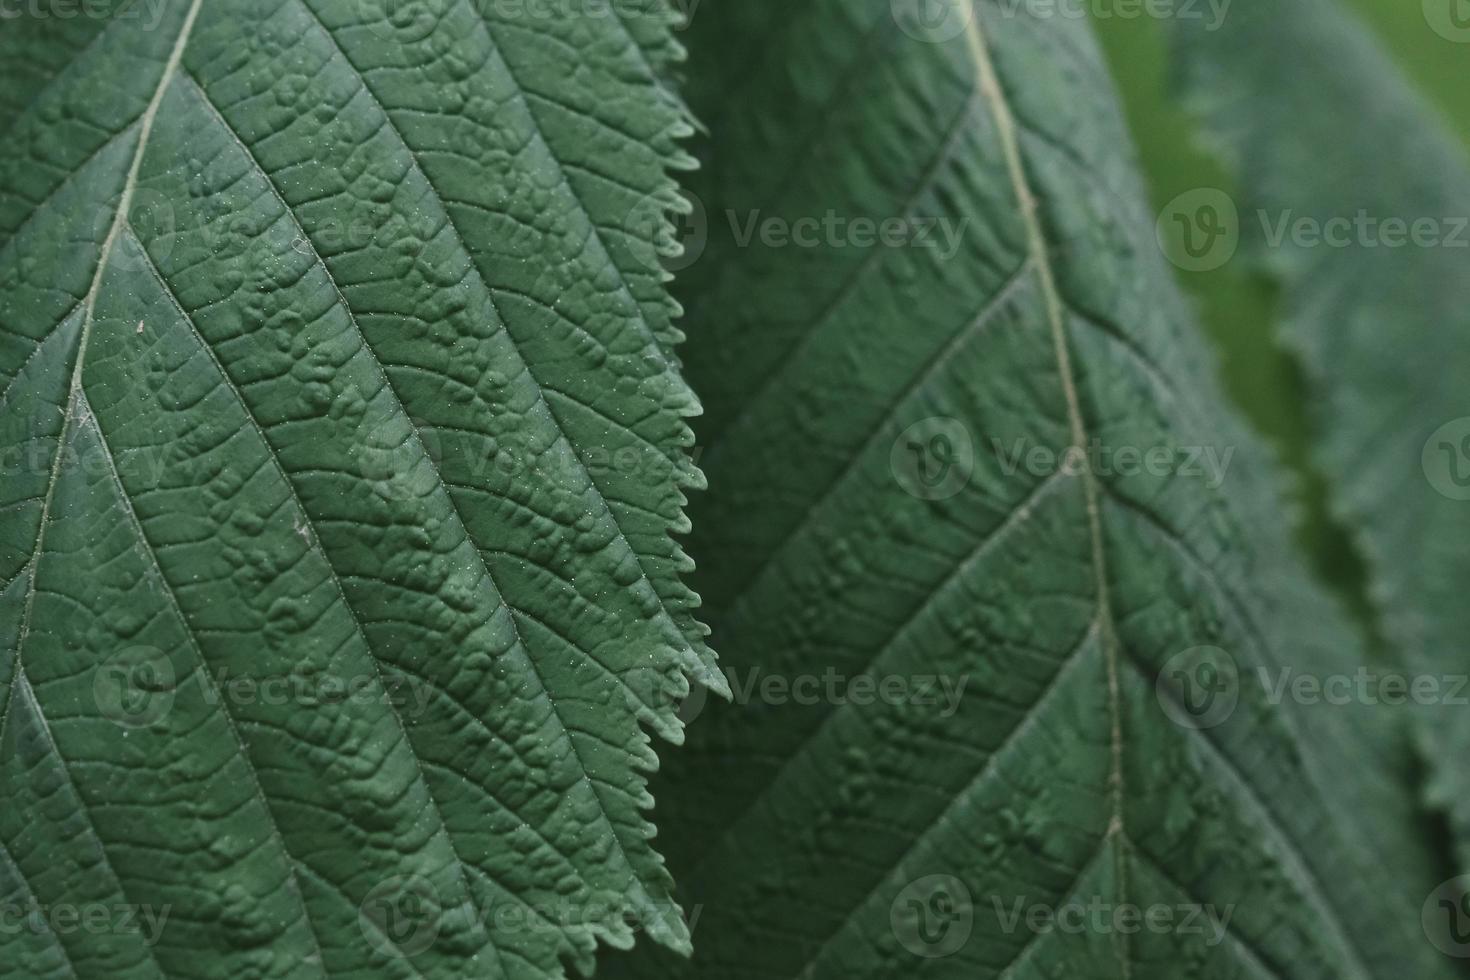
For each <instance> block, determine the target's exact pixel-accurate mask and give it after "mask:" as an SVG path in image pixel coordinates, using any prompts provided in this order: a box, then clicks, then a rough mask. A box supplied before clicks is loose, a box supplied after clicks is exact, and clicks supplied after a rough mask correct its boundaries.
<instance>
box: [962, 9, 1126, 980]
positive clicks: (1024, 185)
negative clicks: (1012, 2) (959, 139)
mask: <svg viewBox="0 0 1470 980" xmlns="http://www.w3.org/2000/svg"><path fill="white" fill-rule="evenodd" d="M968 13H969V22H968V24H967V25H966V28H965V38H966V41H967V42H968V44H969V48H970V54H971V56H972V57H973V58H974V61H975V72H976V75H977V78H976V81H977V83H978V84H979V86H980V93H981V95H982V96H983V97H984V98H985V101H986V102H987V103H989V105H990V107H991V114H992V115H993V117H994V119H995V125H996V130H997V134H998V136H999V138H1000V145H1001V152H1002V153H1003V154H1004V156H1005V162H1006V169H1007V171H1008V172H1009V174H1010V178H1011V189H1012V191H1013V192H1014V194H1015V196H1016V205H1017V207H1018V208H1019V210H1020V212H1021V220H1022V222H1023V224H1024V225H1025V229H1026V241H1027V248H1028V250H1029V252H1030V253H1031V258H1032V260H1033V261H1034V262H1035V264H1036V269H1037V274H1038V276H1039V278H1040V280H1041V292H1042V297H1043V300H1044V302H1045V304H1046V319H1047V323H1048V326H1049V327H1050V329H1051V337H1052V346H1053V347H1054V348H1055V351H1056V359H1057V371H1058V374H1059V375H1060V376H1061V382H1062V391H1063V393H1064V395H1065V397H1066V402H1067V423H1068V427H1069V428H1070V429H1071V436H1072V451H1073V452H1075V453H1077V454H1078V458H1082V454H1084V453H1085V452H1086V447H1087V427H1086V425H1085V424H1084V421H1083V418H1082V406H1081V402H1080V400H1079V398H1078V395H1077V382H1076V378H1075V376H1074V374H1073V369H1072V355H1071V352H1070V351H1069V350H1068V347H1067V337H1066V328H1065V324H1064V322H1063V313H1062V311H1063V309H1064V308H1065V307H1064V305H1063V303H1062V297H1061V294H1060V293H1059V292H1058V290H1057V284H1056V276H1055V274H1054V272H1053V270H1052V265H1051V258H1050V256H1049V254H1048V250H1047V245H1046V236H1045V234H1044V233H1043V231H1042V228H1041V222H1040V221H1039V220H1038V218H1037V215H1036V195H1035V194H1034V193H1033V192H1032V189H1031V184H1030V181H1029V179H1028V178H1027V176H1026V168H1025V165H1024V163H1023V162H1022V159H1021V146H1020V141H1019V139H1018V137H1017V127H1016V120H1015V117H1014V115H1012V113H1011V107H1010V104H1009V103H1008V102H1007V100H1006V96H1005V92H1004V90H1003V89H1002V88H1001V85H1000V80H999V78H998V77H997V75H996V72H995V64H994V63H993V62H992V60H991V57H990V48H989V45H988V44H987V43H986V40H985V35H984V32H983V31H982V29H981V27H980V12H979V11H978V10H976V9H974V8H973V7H972V8H971V9H970V10H969V11H968ZM1080 469H1081V471H1082V485H1083V487H1084V492H1085V494H1086V499H1087V524H1088V534H1089V536H1090V538H1091V542H1092V545H1091V546H1092V570H1093V576H1094V578H1095V579H1096V588H1097V603H1098V624H1099V630H1100V633H1101V636H1100V639H1101V643H1100V646H1101V647H1102V651H1103V659H1104V662H1105V664H1106V669H1107V685H1108V715H1109V718H1110V727H1111V733H1110V739H1109V741H1110V743H1111V756H1112V762H1111V771H1110V773H1109V776H1108V783H1109V788H1110V793H1111V797H1112V817H1111V819H1110V820H1109V823H1108V828H1107V836H1108V837H1109V838H1111V839H1112V840H1113V841H1114V845H1115V846H1114V875H1115V877H1116V878H1117V887H1118V901H1119V903H1120V904H1122V903H1125V902H1127V901H1128V895H1127V883H1128V879H1127V867H1126V859H1125V856H1124V853H1123V844H1122V842H1123V840H1124V824H1123V719H1122V709H1121V699H1120V695H1119V687H1118V683H1119V682H1118V635H1117V630H1116V628H1115V626H1114V623H1113V616H1112V605H1111V600H1110V598H1109V594H1108V576H1107V564H1106V561H1105V559H1104V557H1103V532H1102V517H1101V514H1100V512H1099V506H1100V504H1099V501H1100V498H1101V491H1100V489H1099V487H1098V482H1097V475H1096V474H1095V473H1093V472H1092V468H1091V467H1089V466H1082V467H1080ZM1117 940H1118V950H1117V952H1118V958H1119V963H1120V964H1121V967H1122V971H1123V976H1124V977H1125V978H1126V977H1130V976H1131V975H1132V965H1131V958H1130V956H1129V950H1128V937H1127V936H1126V935H1124V934H1122V933H1119V934H1118V936H1117Z"/></svg>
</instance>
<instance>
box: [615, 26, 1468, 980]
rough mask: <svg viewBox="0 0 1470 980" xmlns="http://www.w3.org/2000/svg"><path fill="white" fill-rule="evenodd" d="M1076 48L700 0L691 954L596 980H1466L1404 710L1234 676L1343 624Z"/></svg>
mask: <svg viewBox="0 0 1470 980" xmlns="http://www.w3.org/2000/svg"><path fill="white" fill-rule="evenodd" d="M925 13H927V14H928V15H931V16H929V17H928V18H927V19H926V18H924V17H923V15H924V14H925ZM895 14H896V16H895ZM941 15H942V16H941ZM1089 32H1090V28H1089V27H1088V26H1087V25H1086V23H1085V22H1078V21H1076V20H1075V19H1073V18H1068V17H1057V16H1052V17H1041V16H1033V15H1032V14H1031V13H1030V12H1029V11H1028V8H1027V7H1026V6H1025V5H1016V4H1005V3H979V4H976V5H974V7H973V8H972V7H970V6H969V5H967V4H960V5H950V4H939V5H924V4H907V3H896V4H892V3H889V2H888V0H811V2H809V3H804V4H801V5H800V7H799V8H792V9H781V10H776V9H773V8H771V7H767V6H764V5H758V4H748V3H740V2H736V0H727V2H717V0H706V2H705V3H704V4H702V5H701V7H700V9H699V13H698V16H697V17H696V19H695V22H694V26H693V35H692V40H691V48H692V61H691V64H692V66H693V68H692V71H691V80H690V94H691V104H692V106H693V107H694V109H695V111H696V113H697V114H698V115H700V116H701V117H702V118H703V119H704V120H705V121H706V123H707V124H708V126H709V130H710V133H711V138H710V140H709V142H708V144H707V145H706V146H704V147H703V148H702V154H701V155H702V156H703V158H704V160H705V161H706V162H707V168H706V169H705V170H704V171H702V172H701V174H698V175H696V179H695V181H694V184H693V187H694V189H695V191H696V193H697V195H698V197H699V200H700V202H701V203H702V205H703V213H704V214H706V215H707V216H708V225H707V233H708V238H709V242H708V246H707V247H706V248H705V250H704V252H703V255H702V256H701V257H700V258H699V259H698V261H696V262H694V264H693V266H692V267H691V268H690V269H689V270H687V272H684V273H681V276H680V282H681V286H682V289H683V293H682V295H683V296H684V297H685V298H686V299H687V302H688V304H689V308H690V317H691V321H692V322H696V323H698V324H699V325H700V326H699V331H698V332H697V334H696V335H695V336H693V337H692V338H691V342H690V344H689V345H688V346H687V348H686V349H685V350H684V351H683V354H684V357H685V361H686V369H687V373H688V375H689V377H690V378H691V380H692V381H693V383H694V384H695V385H696V387H697V388H698V390H699V391H700V392H701V396H702V398H703V399H704V401H705V403H706V407H707V410H708V412H707V419H708V424H707V428H705V430H704V431H703V433H702V441H703V443H704V444H705V445H706V446H707V448H706V449H705V451H704V453H703V455H702V456H701V465H702V467H703V468H704V469H705V471H706V472H707V473H708V474H709V478H710V485H711V490H710V492H709V493H708V494H705V495H702V496H701V497H700V498H698V499H697V500H696V501H695V503H694V510H695V513H694V527H695V532H694V534H695V536H694V539H693V541H692V543H691V550H692V551H693V553H694V554H695V555H696V557H698V558H700V561H699V564H700V570H699V572H698V573H697V586H698V588H699V590H700V592H701V594H702V595H703V596H704V597H705V600H706V609H707V610H708V612H707V618H708V619H709V621H710V622H711V624H712V628H713V630H714V636H715V637H716V638H717V640H718V645H719V646H720V648H721V663H722V665H723V666H724V668H725V669H726V671H727V673H728V676H729V679H730V681H731V687H732V689H733V690H734V696H735V701H736V704H735V705H734V706H726V705H724V704H719V703H711V704H708V705H706V706H705V707H703V709H702V710H700V709H699V708H698V706H697V705H695V704H691V705H690V706H688V707H687V709H686V715H687V716H693V715H694V714H696V713H698V715H699V717H698V718H697V720H696V721H694V722H693V723H692V724H691V727H690V743H689V745H688V746H686V748H685V749H683V750H681V751H680V752H679V753H676V754H675V757H674V758H672V759H671V760H669V763H668V764H667V765H666V766H665V767H664V769H663V770H662V771H661V773H660V774H659V776H658V777H657V780H656V783H655V794H656V795H657V797H658V799H659V806H660V825H661V833H662V837H663V838H664V839H665V840H666V841H667V843H666V844H665V848H664V849H665V853H666V854H667V855H668V856H669V860H670V866H671V868H672V869H673V870H674V873H675V878H676V880H677V881H679V882H680V885H681V888H682V889H683V894H684V895H685V902H684V904H685V907H686V908H689V909H690V910H691V915H694V914H696V913H697V914H698V924H697V929H696V932H695V940H696V942H695V956H694V959H693V961H692V965H691V964H689V963H685V962H682V961H677V960H675V959H674V958H672V957H668V956H664V955H660V954H659V953H658V951H657V950H654V949H651V948H647V947H639V948H638V949H637V950H635V952H634V954H633V955H632V956H631V957H616V956H614V957H608V958H607V959H606V960H605V962H604V967H603V968H604V970H605V971H607V972H608V975H611V976H628V977H637V978H640V980H646V978H648V977H655V976H689V977H699V978H701V980H709V978H726V977H731V978H733V977H765V978H795V977H803V978H820V977H833V978H837V977H853V976H861V977H912V976H920V975H922V976H934V977H938V976H944V977H950V976H953V977H965V978H972V977H975V976H1005V977H1068V978H1077V977H1087V978H1102V977H1120V978H1127V977H1131V978H1144V977H1159V978H1164V977H1168V978H1180V977H1210V978H1227V977H1288V976H1289V977H1292V978H1335V980H1336V978H1348V977H1352V978H1368V977H1379V976H1392V975H1398V974H1412V975H1414V976H1416V977H1445V976H1450V975H1454V971H1453V970H1452V968H1451V964H1450V961H1449V960H1447V959H1445V958H1443V957H1441V956H1440V954H1439V953H1438V952H1436V951H1435V950H1434V949H1433V947H1431V946H1430V945H1429V944H1428V943H1427V942H1426V940H1425V936H1424V934H1423V932H1422V930H1421V926H1420V912H1421V909H1422V908H1423V905H1424V899H1425V897H1426V895H1427V894H1428V893H1429V891H1430V889H1431V888H1432V887H1433V885H1434V883H1436V882H1437V881H1438V880H1439V878H1440V874H1439V871H1438V868H1437V867H1436V865H1435V864H1434V863H1433V855H1432V854H1431V853H1429V851H1428V848H1427V847H1426V846H1425V845H1424V843H1423V841H1422V840H1421V838H1420V834H1419V828H1418V827H1417V825H1416V824H1415V823H1414V822H1413V808H1412V806H1411V805H1410V802H1409V801H1408V800H1407V799H1406V796H1407V794H1406V790H1405V780H1404V779H1403V778H1402V777H1401V775H1400V773H1401V771H1402V770H1403V769H1404V768H1405V767H1406V766H1407V764H1408V762H1409V761H1410V760H1411V758H1412V754H1411V752H1410V751H1409V747H1408V746H1407V744H1406V742H1405V740H1404V739H1403V738H1401V737H1400V734H1399V729H1398V728H1397V726H1396V721H1397V719H1396V717H1395V716H1393V715H1391V714H1383V713H1379V712H1376V711H1372V710H1369V709H1367V708H1364V707H1362V706H1351V707H1343V708H1339V707H1336V706H1309V705H1305V704H1298V703H1295V702H1294V701H1293V700H1292V699H1291V698H1290V697H1285V698H1277V697H1274V691H1275V689H1274V688H1273V687H1270V686H1268V685H1267V684H1266V683H1265V682H1264V679H1263V674H1264V678H1265V679H1270V680H1272V681H1276V680H1278V679H1279V678H1280V676H1281V673H1280V672H1281V671H1282V670H1285V669H1290V670H1292V671H1294V672H1295V673H1294V674H1292V675H1290V676H1292V677H1295V676H1296V675H1297V674H1307V675H1312V676H1322V675H1324V674H1326V673H1328V672H1344V673H1348V674H1351V673H1352V672H1353V671H1354V670H1355V668H1356V667H1357V666H1359V665H1361V664H1362V663H1363V659H1362V657H1363V651H1362V644H1361V643H1360V642H1359V641H1358V639H1357V638H1356V637H1355V635H1354V634H1353V632H1352V631H1351V630H1350V629H1349V628H1348V627H1347V626H1346V625H1345V621H1344V617H1343V614H1342V612H1341V610H1340V609H1339V608H1338V607H1337V606H1336V605H1334V604H1333V603H1332V602H1331V601H1330V600H1329V599H1328V598H1326V597H1325V596H1324V595H1323V594H1322V593H1321V592H1320V591H1319V590H1318V589H1317V588H1316V587H1315V586H1314V585H1312V584H1311V583H1310V581H1309V580H1308V578H1307V577H1306V575H1305V573H1304V571H1303V570H1302V568H1301V565H1300V562H1299V560H1298V559H1297V558H1296V557H1295V556H1294V554H1293V552H1292V550H1291V546H1290V540H1289V539H1290V534H1289V530H1288V526H1287V518H1286V515H1285V514H1284V513H1283V509H1284V508H1283V507H1282V505H1281V503H1280V501H1281V499H1282V497H1281V494H1280V492H1279V487H1278V486H1277V483H1278V477H1277V476H1276V474H1275V470H1274V467H1273V465H1272V464H1271V462H1270V461H1269V460H1268V459H1267V457H1266V454H1265V453H1264V452H1263V451H1262V449H1261V448H1260V446H1259V445H1258V444H1257V442H1256V440H1255V439H1254V438H1253V437H1252V436H1251V435H1250V434H1249V433H1248V432H1247V431H1246V430H1245V428H1244V427H1243V425H1242V424H1241V423H1239V422H1238V421H1237V420H1236V419H1235V417H1234V415H1233V414H1232V412H1231V411H1230V410H1229V409H1228V408H1227V407H1226V400H1225V398H1224V396H1223V395H1222V393H1221V392H1220V390H1219V387H1218V384H1217V382H1216V380H1215V377H1214V367H1213V364H1212V360H1211V357H1210V356H1209V354H1208V352H1207V351H1206V350H1205V348H1204V347H1203V344H1202V342H1201V340H1200V338H1199V337H1198V336H1197V333H1196V331H1195V329H1194V327H1193V325H1192V324H1191V322H1190V321H1191V316H1190V314H1189V311H1188V310H1187V308H1186V306H1185V304H1184V302H1183V301H1182V299H1181V298H1180V296H1179V293H1178V291H1177V289H1176V288H1175V286H1174V285H1173V283H1172V282H1171V280H1170V277H1169V274H1168V267H1167V266H1166V264H1165V262H1164V260H1163V258H1162V256H1161V255H1160V252H1159V250H1158V247H1157V246H1156V244H1155V242H1154V222H1153V220H1152V219H1151V217H1150V216H1149V215H1148V214H1147V212H1146V209H1145V207H1144V205H1143V196H1142V192H1141V189H1140V188H1139V186H1138V180H1137V177H1136V175H1135V173H1134V168H1133V163H1132V155H1131V151H1130V150H1129V149H1128V139H1127V135H1126V133H1125V131H1124V127H1123V124H1122V121H1121V118H1120V115H1119V111H1118V108H1117V105H1116V103H1115V100H1114V97H1113V94H1112V91H1111V85H1110V83H1109V81H1108V79H1107V76H1106V72H1105V70H1104V69H1103V67H1102V64H1101V60H1100V55H1099V53H1098V50H1097V48H1096V46H1095V44H1094V41H1093V39H1092V37H1091V36H1090V33H1089ZM697 213H698V212H697ZM857 219H871V220H873V221H875V222H878V223H879V227H880V228H881V227H882V222H884V221H885V220H887V221H896V222H897V224H896V225H891V226H890V228H891V229H897V230H895V231H893V232H892V234H891V235H890V238H889V241H890V242H896V244H888V245H876V244H873V242H872V241H871V240H870V239H871V236H869V239H865V240H867V244H866V245H864V244H863V243H862V242H860V241H858V237H857V236H860V233H859V227H860V226H858V225H857V224H856V223H855V222H856V220H857ZM920 227H926V228H928V229H929V231H930V233H931V234H930V235H929V237H928V240H929V241H937V242H938V243H939V247H925V246H924V245H923V244H922V243H921V242H920V241H919V240H918V238H917V236H918V234H919V232H918V229H919V228H920ZM946 228H947V229H950V230H951V231H954V230H955V229H958V232H957V234H956V235H954V236H950V237H946V235H945V233H944V229H946ZM798 234H799V235H800V236H801V239H802V241H800V242H799V241H798V240H797V236H798ZM946 243H950V245H952V248H950V247H945V246H946ZM1120 451H1123V452H1127V453H1134V452H1136V453H1138V454H1139V456H1144V455H1145V454H1149V453H1151V452H1152V453H1154V456H1153V457H1152V458H1153V459H1154V460H1155V462H1154V463H1152V464H1148V465H1145V464H1144V462H1143V460H1142V459H1140V458H1139V456H1130V457H1128V459H1129V460H1131V461H1128V462H1125V461H1124V458H1123V457H1120V456H1118V455H1116V454H1117V453H1118V452H1120ZM1206 452H1213V453H1214V455H1213V456H1206V457H1204V462H1203V464H1202V463H1201V461H1200V460H1199V459H1198V458H1197V457H1198V456H1199V455H1200V454H1203V453H1206ZM1104 453H1106V454H1107V455H1103V454H1104ZM1070 454H1079V455H1080V456H1081V457H1082V459H1081V460H1080V461H1079V460H1078V457H1077V455H1070ZM1064 461H1071V462H1072V464H1073V465H1066V462H1064ZM1211 461H1213V462H1211ZM1212 465H1214V466H1215V467H1216V468H1214V469H1211V466H1212ZM1211 668H1213V670H1212V669H1211ZM1200 682H1203V683H1204V684H1206V685H1207V686H1208V691H1207V690H1206V688H1204V687H1201V686H1199V684H1200ZM1187 685H1192V686H1187ZM1210 692H1213V693H1214V695H1215V697H1214V699H1213V700H1211V699H1209V698H1208V697H1205V696H1204V695H1206V694H1207V693H1210ZM936 695H937V697H936ZM1192 709H1193V710H1192ZM1094 903H1095V904H1096V907H1099V908H1100V909H1101V914H1102V915H1103V916H1104V917H1105V919H1106V922H1105V924H1104V925H1103V926H1101V927H1099V926H1095V925H1092V924H1091V923H1094V922H1095V921H1096V920H1095V919H1093V918H1092V917H1091V915H1092V913H1090V912H1088V911H1087V910H1088V909H1090V908H1093V907H1094ZM1201 906H1203V907H1205V909H1207V910H1208V912H1207V913H1206V914H1204V915H1201V914H1200V911H1201V909H1200V907H1201ZM1127 908H1135V909H1146V910H1158V911H1157V913H1156V914H1157V915H1162V916H1166V917H1169V918H1168V920H1167V922H1168V925H1167V926H1166V927H1155V928H1143V927H1137V928H1134V929H1132V930H1129V929H1128V928H1127V921H1126V918H1125V920H1124V921H1123V925H1124V928H1116V927H1114V926H1113V925H1112V923H1115V922H1118V921H1119V920H1117V919H1114V918H1113V917H1112V916H1113V914H1114V913H1118V912H1119V910H1120V909H1124V910H1126V909H1127ZM1018 910H1019V918H1018V919H1013V918H1011V917H1012V916H1013V915H1016V914H1017V911H1018ZM1034 910H1039V914H1041V915H1042V916H1044V915H1047V914H1052V915H1062V916H1066V919H1065V923H1066V924H1067V926H1068V927H1066V928H1062V927H1060V926H1057V927H1053V928H1045V927H1044V925H1036V924H1035V923H1036V922H1037V921H1038V920H1037V919H1033V918H1031V913H1032V912H1033V911H1034ZM1074 914H1081V915H1082V916H1083V917H1084V919H1083V922H1084V924H1083V926H1082V927H1081V928H1078V927H1077V922H1078V920H1077V919H1076V918H1074V917H1073V916H1074ZM1119 914H1122V915H1124V916H1125V917H1126V916H1127V915H1128V914H1130V913H1128V912H1126V911H1123V912H1121V913H1119ZM1186 915H1187V916H1189V918H1190V921H1189V923H1188V924H1187V925H1186V924H1185V923H1184V922H1183V921H1182V919H1183V918H1184V917H1185V916H1186ZM1209 915H1213V916H1214V919H1213V920H1212V919H1210V918H1209ZM1227 915H1228V917H1229V922H1228V927H1227V924H1226V923H1225V922H1224V921H1223V920H1224V918H1225V917H1226V916H1227ZM1212 922H1213V923H1215V924H1218V925H1219V926H1221V927H1222V931H1217V930H1216V929H1215V928H1214V926H1213V925H1211V924H1210V923H1212Z"/></svg>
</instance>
